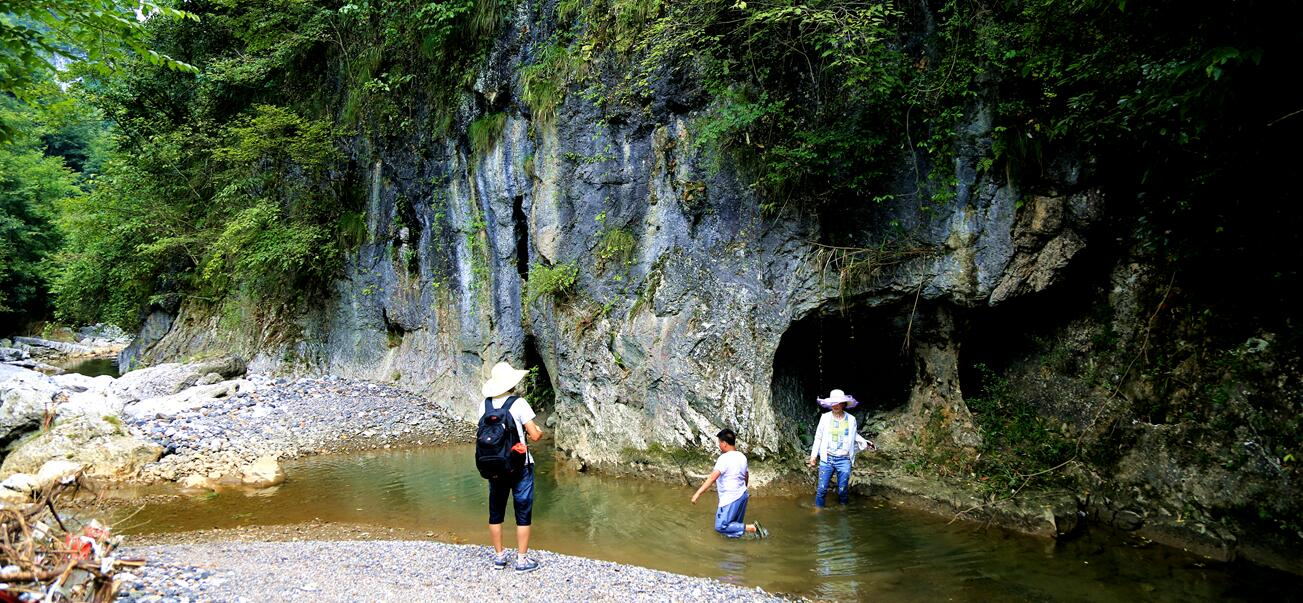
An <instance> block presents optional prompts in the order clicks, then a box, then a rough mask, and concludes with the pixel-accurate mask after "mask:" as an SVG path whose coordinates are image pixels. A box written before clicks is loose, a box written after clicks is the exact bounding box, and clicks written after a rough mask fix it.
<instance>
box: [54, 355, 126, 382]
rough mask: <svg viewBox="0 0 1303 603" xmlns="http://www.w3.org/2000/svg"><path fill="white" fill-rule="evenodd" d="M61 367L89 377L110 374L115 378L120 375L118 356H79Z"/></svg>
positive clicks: (69, 371) (68, 371)
mask: <svg viewBox="0 0 1303 603" xmlns="http://www.w3.org/2000/svg"><path fill="white" fill-rule="evenodd" d="M59 368H62V369H63V370H64V372H67V373H77V374H81V375H86V376H88V377H98V376H100V375H108V376H110V377H113V378H115V379H116V378H117V377H118V359H117V358H77V359H74V360H71V361H68V362H65V363H63V364H61V365H60V366H59Z"/></svg>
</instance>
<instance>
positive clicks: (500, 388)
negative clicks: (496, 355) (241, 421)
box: [480, 362, 529, 398]
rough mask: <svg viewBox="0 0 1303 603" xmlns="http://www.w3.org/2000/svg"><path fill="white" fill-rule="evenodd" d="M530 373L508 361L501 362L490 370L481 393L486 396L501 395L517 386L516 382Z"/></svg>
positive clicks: (494, 396)
mask: <svg viewBox="0 0 1303 603" xmlns="http://www.w3.org/2000/svg"><path fill="white" fill-rule="evenodd" d="M528 374H529V371H523V370H520V369H517V368H514V367H512V366H511V365H510V364H508V363H506V362H499V363H497V364H495V365H493V370H492V371H490V372H489V380H488V381H485V382H484V385H482V386H480V394H481V395H483V396H484V397H485V398H496V397H498V396H501V395H502V394H505V393H507V392H509V391H511V388H513V387H516V384H517V383H520V380H521V379H524V378H525V375H528Z"/></svg>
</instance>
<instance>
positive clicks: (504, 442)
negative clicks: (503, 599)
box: [475, 362, 543, 573]
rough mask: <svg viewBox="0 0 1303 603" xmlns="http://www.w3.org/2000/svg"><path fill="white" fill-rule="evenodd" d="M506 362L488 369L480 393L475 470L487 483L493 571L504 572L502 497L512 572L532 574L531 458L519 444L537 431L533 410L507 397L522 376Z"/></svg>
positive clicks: (531, 438) (520, 400) (534, 564)
mask: <svg viewBox="0 0 1303 603" xmlns="http://www.w3.org/2000/svg"><path fill="white" fill-rule="evenodd" d="M528 372H529V371H522V370H517V369H515V368H512V366H511V365H510V364H507V363H506V362H499V363H498V364H496V365H494V367H493V371H492V372H491V373H490V375H489V380H488V381H487V382H485V383H484V386H483V387H481V388H480V393H481V394H483V395H484V408H483V411H482V414H481V415H480V420H479V427H478V428H477V429H476V430H475V468H476V469H478V470H479V472H480V475H481V476H483V477H484V478H485V479H487V480H489V536H490V538H491V539H492V540H493V550H494V551H495V554H494V556H493V567H494V569H506V567H507V560H508V559H510V557H511V551H509V550H506V549H504V548H502V522H503V520H504V519H505V517H506V514H507V495H508V494H511V497H512V499H513V501H514V503H515V504H514V507H515V511H516V571H517V572H520V573H525V572H532V571H534V570H536V569H538V560H536V559H530V558H529V557H527V556H526V553H527V552H528V551H529V532H530V526H531V524H532V523H533V522H532V517H531V516H532V515H533V510H534V457H533V455H531V454H530V453H529V448H528V446H526V444H525V439H526V436H528V438H529V441H531V442H537V441H539V439H541V438H542V437H543V431H542V430H541V429H539V428H538V425H537V424H535V423H534V409H532V408H530V407H529V402H526V401H525V399H524V398H521V397H519V396H516V395H513V394H514V393H515V388H516V385H517V384H519V383H520V380H521V379H523V378H524V377H525V375H526V374H528Z"/></svg>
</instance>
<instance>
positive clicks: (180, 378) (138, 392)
mask: <svg viewBox="0 0 1303 603" xmlns="http://www.w3.org/2000/svg"><path fill="white" fill-rule="evenodd" d="M193 374H194V370H193V369H191V368H190V367H189V366H187V365H185V364H181V363H179V362H168V363H164V364H159V365H156V366H151V367H146V368H143V369H138V370H134V371H131V372H130V373H127V374H125V375H122V376H121V377H118V379H117V380H116V381H114V382H113V387H112V388H110V391H111V392H112V393H113V395H115V396H117V397H119V398H121V399H122V400H124V401H126V402H128V403H130V402H134V401H136V400H146V399H149V398H158V397H160V396H167V395H171V394H174V393H176V391H177V386H179V385H181V383H182V382H184V381H185V380H186V379H187V378H188V377H190V376H191V375H193Z"/></svg>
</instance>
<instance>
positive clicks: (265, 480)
mask: <svg viewBox="0 0 1303 603" xmlns="http://www.w3.org/2000/svg"><path fill="white" fill-rule="evenodd" d="M240 474H241V475H240V479H241V481H243V482H244V484H245V485H247V486H252V487H254V488H267V487H270V486H275V485H277V484H280V483H282V482H284V481H285V471H284V470H283V469H281V466H280V463H278V462H276V457H274V456H264V457H261V458H259V459H258V460H256V461H254V462H253V463H251V464H249V465H246V466H244V467H243V468H242V469H241V470H240Z"/></svg>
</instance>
